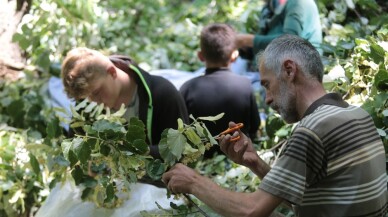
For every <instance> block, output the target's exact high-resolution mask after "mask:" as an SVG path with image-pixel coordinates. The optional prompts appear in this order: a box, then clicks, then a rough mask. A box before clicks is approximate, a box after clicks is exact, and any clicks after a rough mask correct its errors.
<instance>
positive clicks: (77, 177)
mask: <svg viewBox="0 0 388 217" xmlns="http://www.w3.org/2000/svg"><path fill="white" fill-rule="evenodd" d="M71 176H72V177H73V179H74V182H75V184H76V185H79V184H80V183H81V182H82V178H83V176H84V173H83V171H82V169H81V168H80V167H79V166H76V167H75V168H74V169H73V171H71Z"/></svg>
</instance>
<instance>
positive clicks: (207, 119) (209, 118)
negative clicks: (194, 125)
mask: <svg viewBox="0 0 388 217" xmlns="http://www.w3.org/2000/svg"><path fill="white" fill-rule="evenodd" d="M224 114H225V113H220V114H218V115H216V116H209V117H198V120H205V121H217V120H219V119H221V118H222V117H223V116H224Z"/></svg>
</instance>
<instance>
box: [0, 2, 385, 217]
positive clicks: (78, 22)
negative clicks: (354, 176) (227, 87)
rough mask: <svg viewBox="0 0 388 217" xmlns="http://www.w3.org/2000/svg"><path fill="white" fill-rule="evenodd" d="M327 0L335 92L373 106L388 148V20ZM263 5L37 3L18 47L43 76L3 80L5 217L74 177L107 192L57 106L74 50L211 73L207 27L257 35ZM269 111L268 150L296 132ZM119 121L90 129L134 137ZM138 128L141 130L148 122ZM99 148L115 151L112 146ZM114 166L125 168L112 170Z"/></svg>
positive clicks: (226, 167) (225, 169) (221, 165)
mask: <svg viewBox="0 0 388 217" xmlns="http://www.w3.org/2000/svg"><path fill="white" fill-rule="evenodd" d="M317 3H318V5H319V9H320V13H321V18H322V23H323V32H324V41H325V42H324V56H323V60H324V63H325V65H326V70H325V71H326V75H325V87H326V89H327V90H329V91H336V92H340V93H342V94H343V96H344V99H346V100H347V101H348V102H349V103H352V104H356V105H359V106H362V107H363V108H365V109H366V110H367V111H368V112H369V113H370V114H371V115H372V117H373V119H374V121H375V124H376V126H377V128H378V131H379V133H380V136H381V138H382V140H383V142H384V145H385V147H386V150H388V134H387V133H388V129H387V126H388V101H387V100H388V93H387V89H388V72H387V70H388V26H387V23H388V15H387V13H386V11H385V12H384V11H382V8H381V7H380V6H379V5H378V4H377V3H376V2H375V1H373V0H357V1H356V0H354V1H353V0H341V1H335V0H318V1H317ZM260 4H261V2H260V1H253V0H245V1H237V0H228V1H221V0H211V1H210V0H209V1H206V0H195V1H178V0H173V1H165V0H158V1H154V0H142V1H124V0H111V1H92V0H88V1H76V0H66V1H64V0H42V1H33V5H32V8H31V11H30V14H27V15H25V16H24V18H23V22H22V24H21V25H20V29H19V32H18V33H17V34H15V35H14V41H16V42H18V43H19V45H20V46H21V48H22V49H23V50H24V51H25V54H26V55H27V57H28V64H30V65H32V66H35V67H36V69H37V70H36V71H27V70H26V71H24V75H25V77H24V78H21V79H20V80H19V81H17V82H8V81H1V82H0V90H1V92H0V95H1V97H0V99H1V100H0V198H1V199H0V216H28V215H30V214H32V213H34V212H35V211H36V210H37V208H38V207H39V206H40V205H41V204H42V202H43V201H44V200H45V198H46V197H47V195H48V193H49V189H50V188H51V187H53V186H54V185H55V183H57V182H58V181H61V180H64V179H65V178H67V176H72V177H73V178H74V179H75V181H76V182H83V183H88V184H90V186H89V187H94V186H97V185H96V184H97V182H95V181H93V180H95V179H89V178H88V176H86V175H85V173H86V174H87V171H88V170H89V166H86V164H85V163H86V162H87V161H88V160H90V158H89V157H90V156H95V155H92V153H93V151H94V150H95V149H88V148H85V147H86V146H85V145H84V144H85V141H87V140H83V139H82V142H81V140H80V139H79V138H84V137H81V136H80V137H74V138H66V137H65V135H64V133H63V130H62V128H61V127H60V125H59V123H60V122H63V121H64V120H63V119H62V118H61V116H59V115H58V112H64V111H63V110H61V109H59V108H52V105H51V104H50V103H49V102H48V100H49V95H48V94H47V90H46V88H47V87H46V85H45V84H46V82H47V78H48V77H49V76H50V75H58V72H59V70H58V69H59V65H58V63H60V61H61V60H62V58H63V55H64V54H65V53H66V52H67V51H68V50H69V49H70V48H71V47H74V46H87V47H91V48H96V49H102V50H104V51H105V52H106V53H122V54H127V55H131V56H132V57H134V59H135V60H136V61H137V62H139V63H140V64H141V66H143V67H145V68H146V69H160V68H174V69H179V70H187V71H194V70H196V69H197V68H198V67H200V66H201V65H200V62H199V61H198V60H197V58H196V50H197V49H198V39H197V36H198V34H199V31H200V30H201V28H202V27H203V26H204V25H206V24H208V23H210V22H226V23H229V24H232V25H233V26H235V28H236V29H238V30H239V31H242V32H251V31H254V30H255V26H256V22H257V17H258V13H259V8H260ZM37 72H38V73H37ZM80 107H82V106H80ZM84 109H85V110H86V109H90V110H89V111H90V112H95V113H94V114H93V115H97V113H98V112H101V111H100V108H99V107H98V106H96V105H95V107H93V108H92V107H89V108H86V107H85V108H84ZM263 109H265V112H266V113H267V115H268V119H267V122H266V124H265V125H263V128H262V129H261V130H262V133H263V136H262V138H261V140H260V144H258V148H262V150H261V151H262V152H264V151H265V150H264V149H269V148H271V147H273V146H274V145H275V144H276V143H278V142H279V141H280V140H282V139H285V138H287V137H288V136H289V133H290V130H291V128H292V126H289V125H285V124H284V123H283V121H282V120H281V119H280V118H279V116H277V115H275V114H273V111H271V110H268V108H265V107H263ZM98 115H101V113H100V114H98ZM96 117H97V116H96ZM109 117H111V116H109ZM113 117H117V116H113ZM80 118H81V119H82V117H80ZM104 120H105V121H104ZM109 120H110V119H109ZM117 121H118V122H117ZM135 122H136V121H135ZM113 123H117V124H111V123H110V122H109V124H108V123H107V122H106V119H104V118H101V119H99V120H97V123H95V125H94V124H92V123H89V124H90V125H89V126H90V127H89V128H88V130H89V131H88V132H89V133H91V135H94V136H96V133H97V132H103V133H102V134H101V135H100V134H99V133H97V134H98V136H106V138H105V139H104V138H103V140H104V142H105V141H106V140H108V139H112V138H110V136H111V135H113V136H115V135H120V136H121V137H127V135H128V134H126V132H127V130H128V129H125V130H123V128H122V126H121V124H122V123H123V122H120V119H119V118H117V119H116V120H114V121H113ZM77 124H78V125H77ZM83 124H84V120H82V121H78V122H73V127H77V126H78V127H80V126H81V125H82V126H84V125H83ZM138 124H139V125H140V126H139V125H138ZM87 125H88V124H87ZM134 126H138V127H140V128H141V124H140V123H138V122H136V124H134ZM176 130H178V131H179V129H176ZM112 132H114V133H113V134H112ZM93 133H94V134H93ZM136 135H137V136H141V135H140V134H136ZM99 138H100V137H99ZM90 139H91V140H93V138H90ZM95 141H96V140H95ZM133 141H134V140H133ZM61 144H62V145H61ZM66 144H68V146H66ZM98 144H106V146H107V147H109V148H111V147H112V145H111V144H110V143H101V142H100V143H98ZM136 144H137V145H138V146H135V147H137V148H135V149H133V147H132V149H131V150H132V151H133V152H136V151H138V154H139V156H140V155H141V154H144V153H146V148H145V146H144V144H143V143H141V142H140V141H139V142H138V143H136ZM101 147H105V146H100V147H99V148H100V149H99V153H104V150H106V148H102V149H101ZM93 148H97V147H95V146H94V147H93ZM127 148H131V147H130V146H127ZM101 150H102V152H101ZM85 153H87V154H85ZM88 154H89V155H88ZM147 159H148V157H147V156H144V159H141V160H140V161H139V162H144V164H143V163H142V164H140V165H138V166H139V168H141V170H143V173H144V172H145V171H147V163H146V161H147ZM148 160H149V159H148ZM147 162H151V161H147ZM155 165H156V166H155ZM157 165H159V164H158V163H156V164H151V165H149V166H148V171H155V174H159V175H160V172H158V171H159V170H158V168H159V167H158V166H157ZM196 167H197V169H198V170H199V171H200V172H201V173H203V174H205V175H208V176H210V177H213V178H214V180H215V181H216V182H218V183H219V184H220V185H223V186H225V187H228V188H230V189H233V190H238V191H253V190H254V189H255V186H257V183H258V182H259V180H258V179H257V178H256V177H255V176H254V175H253V174H252V173H250V172H249V171H247V170H246V169H244V168H242V167H239V166H237V165H235V164H233V163H231V162H230V161H228V160H226V159H225V158H224V157H222V156H219V157H216V158H215V159H213V160H211V161H201V162H199V164H197V165H196ZM91 168H93V172H94V173H96V174H97V175H98V174H99V173H106V172H107V167H105V166H104V165H103V164H95V165H92V166H91ZM109 168H115V167H114V166H113V165H112V164H110V165H109ZM125 169H129V168H127V167H125ZM141 170H138V171H141ZM81 172H82V173H81ZM108 172H109V171H108ZM132 172H133V170H132ZM126 173H127V174H132V175H130V179H132V180H133V181H135V180H136V179H137V178H140V177H141V176H142V175H143V174H137V173H135V172H134V173H131V172H128V171H126ZM89 181H90V182H89ZM98 181H99V183H101V185H102V186H103V187H104V188H105V189H106V191H105V192H104V194H103V197H101V198H100V199H102V200H100V202H101V201H102V202H105V200H106V202H109V201H110V200H111V199H112V198H114V195H113V194H111V192H112V191H111V189H112V187H113V186H112V187H111V186H110V185H109V184H107V183H108V182H106V180H98ZM90 192H91V191H90ZM90 192H89V193H90ZM85 196H88V194H86V193H85ZM197 202H198V203H199V201H197ZM201 207H202V205H201ZM179 209H181V210H179ZM179 209H178V211H175V213H176V212H187V209H185V208H182V207H180V208H179ZM166 212H167V213H168V212H169V211H168V210H166ZM209 212H211V211H210V210H209ZM170 214H172V212H170ZM143 215H145V216H147V215H148V214H147V213H143ZM290 215H291V214H290Z"/></svg>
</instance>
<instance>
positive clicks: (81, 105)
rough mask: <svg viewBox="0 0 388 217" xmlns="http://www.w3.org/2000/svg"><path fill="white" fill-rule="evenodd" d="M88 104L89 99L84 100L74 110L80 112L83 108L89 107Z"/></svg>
mask: <svg viewBox="0 0 388 217" xmlns="http://www.w3.org/2000/svg"><path fill="white" fill-rule="evenodd" d="M88 103H89V100H88V99H84V100H82V101H81V102H80V103H78V104H77V105H76V106H75V108H74V110H75V111H78V110H80V109H82V108H85V107H86V106H87V105H88Z"/></svg>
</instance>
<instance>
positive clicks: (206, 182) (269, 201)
mask: <svg viewBox="0 0 388 217" xmlns="http://www.w3.org/2000/svg"><path fill="white" fill-rule="evenodd" d="M163 181H164V182H165V183H166V184H167V187H168V189H170V190H171V191H172V192H174V193H190V194H193V195H194V196H196V197H197V198H198V199H200V200H201V201H202V202H204V203H205V204H206V205H208V206H209V207H210V208H212V209H213V210H214V211H216V212H217V213H219V214H221V215H222V216H233V217H234V216H269V215H270V214H271V213H272V211H273V210H274V209H275V208H276V207H277V206H278V205H279V204H280V203H281V202H282V201H283V199H281V198H279V197H276V196H273V195H272V194H269V193H267V192H265V191H262V190H260V189H259V190H257V191H256V192H253V193H238V192H232V191H229V190H227V189H224V188H222V187H220V186H218V185H217V184H216V183H214V182H213V181H212V180H210V179H209V178H206V177H204V176H201V175H199V174H198V173H197V172H195V171H194V170H192V169H190V168H188V167H187V166H185V165H183V164H177V165H175V166H174V167H173V168H172V169H171V170H170V171H168V172H167V173H165V174H164V175H163Z"/></svg>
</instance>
